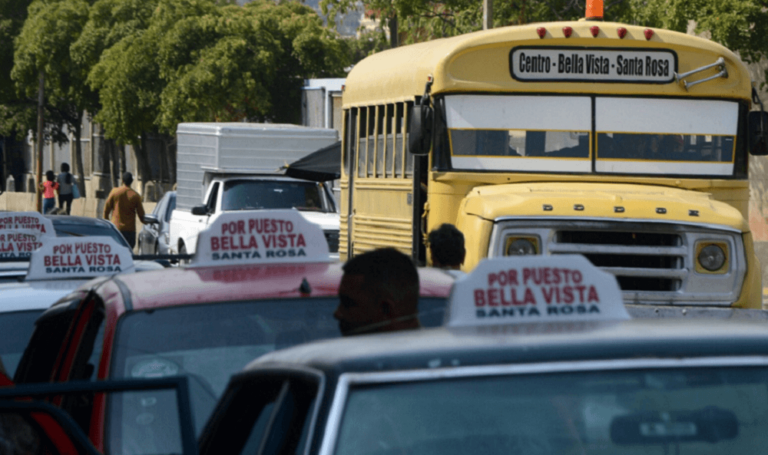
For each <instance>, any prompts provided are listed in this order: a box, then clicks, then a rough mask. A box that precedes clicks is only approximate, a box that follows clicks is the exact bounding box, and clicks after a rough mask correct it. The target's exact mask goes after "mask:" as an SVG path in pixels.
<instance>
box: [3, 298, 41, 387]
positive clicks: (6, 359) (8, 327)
mask: <svg viewBox="0 0 768 455" xmlns="http://www.w3.org/2000/svg"><path fill="white" fill-rule="evenodd" d="M41 314H43V310H31V311H14V312H9V313H0V334H2V336H0V367H4V368H5V372H6V374H7V376H8V377H9V378H12V377H13V375H14V374H15V373H16V367H17V366H18V365H19V361H20V360H21V356H22V354H24V348H26V347H27V343H29V339H30V338H31V337H32V332H33V331H34V330H35V321H36V320H37V318H38V317H40V315H41Z"/></svg>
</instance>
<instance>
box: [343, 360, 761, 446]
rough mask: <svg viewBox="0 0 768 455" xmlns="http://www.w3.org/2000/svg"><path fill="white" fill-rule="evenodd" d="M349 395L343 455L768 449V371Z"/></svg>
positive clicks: (429, 384) (562, 377)
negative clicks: (766, 429)
mask: <svg viewBox="0 0 768 455" xmlns="http://www.w3.org/2000/svg"><path fill="white" fill-rule="evenodd" d="M348 397H349V398H348V400H347V402H346V404H345V410H344V415H343V417H342V421H341V427H340V430H339V433H338V439H337V442H336V448H335V454H336V455H352V454H354V455H385V454H386V455H394V454H402V453H418V454H424V455H432V454H434V455H438V454H439V455H459V454H467V453H484V454H489V455H494V454H499V455H501V454H504V455H508V454H531V455H535V454H542V455H543V454H556V453H557V454H584V455H593V454H594V455H609V454H611V455H612V454H644V455H646V454H648V455H663V454H668V453H678V454H703V455H707V454H712V455H715V454H724V453H760V452H762V451H763V450H764V447H765V446H766V444H768V434H766V432H765V431H764V428H765V426H766V425H768V369H766V368H686V369H682V368H681V369H661V370H653V369H649V370H638V371H591V372H576V373H563V374H530V375H499V376H491V377H488V376H485V377H478V376H474V377H463V378H457V379H441V378H440V377H439V376H438V375H435V376H434V377H433V378H432V379H431V380H424V381H415V382H408V383H402V382H401V383H385V384H375V385H360V386H356V387H352V388H351V389H350V392H349V395H348Z"/></svg>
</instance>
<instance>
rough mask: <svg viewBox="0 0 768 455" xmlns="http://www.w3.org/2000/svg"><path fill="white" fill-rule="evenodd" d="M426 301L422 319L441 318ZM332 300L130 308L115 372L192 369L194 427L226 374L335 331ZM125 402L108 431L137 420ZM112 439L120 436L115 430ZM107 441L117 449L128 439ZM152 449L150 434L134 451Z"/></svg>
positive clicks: (135, 374) (438, 304) (437, 302)
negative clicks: (145, 441) (115, 435)
mask: <svg viewBox="0 0 768 455" xmlns="http://www.w3.org/2000/svg"><path fill="white" fill-rule="evenodd" d="M424 302H425V303H424V310H425V311H428V314H429V317H426V316H425V322H426V323H428V324H430V325H432V324H433V323H434V321H439V322H442V309H441V308H442V307H444V306H445V299H440V298H429V299H425V300H424ZM337 305H338V298H337V297H335V296H334V297H319V298H313V299H274V300H272V299H268V300H260V301H245V302H230V303H216V304H208V305H188V306H181V307H170V308H161V309H153V310H152V311H135V312H131V313H129V314H126V315H125V316H123V317H122V318H121V319H120V321H119V324H118V327H117V339H116V340H115V342H114V352H113V357H112V358H113V361H112V365H111V367H110V368H111V371H112V377H113V378H115V379H118V378H140V377H162V376H174V375H179V374H181V375H187V376H189V377H190V395H191V399H192V406H193V408H194V410H195V421H196V426H197V428H196V429H197V431H198V434H199V432H200V431H201V430H202V427H203V425H204V424H205V422H206V420H207V418H208V416H209V415H210V413H211V412H212V410H213V408H214V406H215V404H216V401H217V400H218V399H219V397H220V396H221V394H222V393H223V391H224V389H225V387H226V385H227V383H228V381H229V378H230V376H231V375H232V374H233V373H235V372H238V371H240V370H242V369H243V367H245V366H246V365H247V364H248V363H249V362H250V361H252V360H253V359H255V358H257V357H259V356H261V355H263V354H266V353H268V352H271V351H274V350H276V349H283V348H287V347H291V346H295V345H297V344H301V343H306V342H310V341H314V340H319V339H327V338H337V337H339V336H340V335H341V334H340V332H339V327H338V323H337V321H336V320H335V319H334V318H333V313H334V311H335V309H336V306H337ZM420 305H421V304H420ZM439 322H438V324H439ZM123 409H126V411H123ZM128 409H129V407H128V406H127V405H126V406H125V408H123V407H122V406H121V405H119V404H114V405H113V406H112V407H111V409H110V411H109V419H110V422H109V425H110V426H111V428H112V429H113V430H112V431H117V432H125V431H129V429H128V428H127V427H128V426H132V425H134V422H135V420H136V416H135V415H133V414H130V413H128V414H123V412H128ZM131 409H132V408H131ZM157 409H158V411H157V412H161V411H160V410H159V408H157ZM130 412H134V411H130ZM148 412H149V411H148ZM162 412H166V411H162ZM114 440H115V441H118V442H116V443H119V438H117V439H114ZM112 449H113V451H117V453H119V452H120V451H121V450H123V449H125V447H113V448H112ZM134 449H136V450H138V449H137V448H135V447H134ZM157 449H158V447H156V446H153V445H152V443H151V441H149V440H147V444H146V446H144V447H142V448H141V450H139V451H138V452H134V453H155V452H154V451H155V450H157Z"/></svg>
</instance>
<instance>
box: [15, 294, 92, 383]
mask: <svg viewBox="0 0 768 455" xmlns="http://www.w3.org/2000/svg"><path fill="white" fill-rule="evenodd" d="M77 302H79V300H77V299H75V300H71V301H69V302H67V303H61V304H59V305H56V307H53V308H51V309H49V310H48V311H47V312H45V313H43V315H42V316H41V317H40V318H39V319H38V320H37V322H36V323H35V328H34V331H33V332H32V338H31V339H30V340H29V344H28V346H27V348H26V349H25V350H24V355H23V356H22V357H21V360H20V361H19V365H18V367H17V369H16V373H15V374H14V381H15V382H17V383H32V382H48V381H50V380H51V376H52V375H53V369H54V367H55V364H56V359H57V358H58V356H59V352H60V351H61V347H62V346H64V344H65V343H66V340H67V332H68V330H69V326H70V324H71V323H72V320H73V318H74V316H75V313H76V304H77Z"/></svg>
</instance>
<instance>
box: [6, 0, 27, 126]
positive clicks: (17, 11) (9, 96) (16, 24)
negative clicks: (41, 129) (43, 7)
mask: <svg viewBox="0 0 768 455" xmlns="http://www.w3.org/2000/svg"><path fill="white" fill-rule="evenodd" d="M30 3H31V0H0V136H17V137H19V138H21V136H23V135H25V134H26V133H27V130H28V129H29V128H28V125H30V124H32V123H34V121H35V103H34V102H30V101H29V100H27V99H25V98H24V97H20V96H18V95H17V94H16V87H15V85H14V83H13V80H12V79H11V69H12V68H13V54H14V48H13V42H14V40H15V39H16V37H17V36H19V34H20V33H21V29H22V27H23V26H24V21H25V20H26V19H27V8H28V7H29V4H30Z"/></svg>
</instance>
